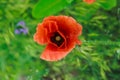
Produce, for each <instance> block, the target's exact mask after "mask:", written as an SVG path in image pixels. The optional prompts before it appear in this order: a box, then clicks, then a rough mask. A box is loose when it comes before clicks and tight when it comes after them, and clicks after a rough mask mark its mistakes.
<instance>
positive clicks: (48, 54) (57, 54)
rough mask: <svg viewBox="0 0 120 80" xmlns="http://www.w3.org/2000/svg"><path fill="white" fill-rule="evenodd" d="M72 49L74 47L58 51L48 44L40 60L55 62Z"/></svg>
mask: <svg viewBox="0 0 120 80" xmlns="http://www.w3.org/2000/svg"><path fill="white" fill-rule="evenodd" d="M74 47H75V45H71V46H70V47H69V48H67V49H64V50H60V49H58V48H57V47H55V46H53V45H51V44H49V45H48V46H47V47H46V49H45V50H44V52H43V53H42V54H41V56H40V58H41V59H44V60H47V61H57V60H60V59H62V58H64V57H65V56H66V55H67V54H68V53H69V52H70V51H71V50H72V49H73V48H74Z"/></svg>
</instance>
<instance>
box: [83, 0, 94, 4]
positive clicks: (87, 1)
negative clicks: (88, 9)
mask: <svg viewBox="0 0 120 80" xmlns="http://www.w3.org/2000/svg"><path fill="white" fill-rule="evenodd" d="M83 1H84V2H86V3H88V4H92V3H94V2H95V1H96V0H83Z"/></svg>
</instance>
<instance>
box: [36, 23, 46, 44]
mask: <svg viewBox="0 0 120 80" xmlns="http://www.w3.org/2000/svg"><path fill="white" fill-rule="evenodd" d="M46 36H47V30H46V29H45V28H44V27H43V25H42V24H38V27H37V32H36V33H35V35H34V40H35V41H36V42H37V43H39V44H46V43H47V39H46Z"/></svg>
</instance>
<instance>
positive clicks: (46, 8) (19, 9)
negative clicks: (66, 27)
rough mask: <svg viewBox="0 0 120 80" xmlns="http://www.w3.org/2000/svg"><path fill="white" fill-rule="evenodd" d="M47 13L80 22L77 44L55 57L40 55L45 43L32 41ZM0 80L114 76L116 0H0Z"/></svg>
mask: <svg viewBox="0 0 120 80" xmlns="http://www.w3.org/2000/svg"><path fill="white" fill-rule="evenodd" d="M49 15H67V16H72V17H73V18H75V19H76V20H77V22H79V23H80V24H81V25H82V26H83V33H82V35H81V36H80V40H81V41H82V45H81V46H76V48H75V49H74V50H72V52H70V54H69V55H67V56H66V57H65V58H64V59H62V60H60V61H57V62H47V61H44V60H41V59H40V58H39V56H40V54H41V52H42V51H43V50H44V48H45V46H41V45H38V44H37V43H36V42H34V41H33V35H34V33H35V31H36V27H37V24H38V23H40V22H41V21H42V20H43V18H44V17H47V16H49ZM21 22H22V23H21ZM26 28H27V32H26V33H24V30H25V29H26ZM16 30H21V32H20V31H18V32H20V33H17V32H16ZM0 80H120V0H96V2H95V3H93V4H87V3H85V2H83V0H0Z"/></svg>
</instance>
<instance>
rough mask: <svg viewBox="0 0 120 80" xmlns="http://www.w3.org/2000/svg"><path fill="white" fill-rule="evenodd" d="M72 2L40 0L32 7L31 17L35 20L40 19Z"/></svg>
mask: <svg viewBox="0 0 120 80" xmlns="http://www.w3.org/2000/svg"><path fill="white" fill-rule="evenodd" d="M71 2H72V0H40V1H39V2H38V3H37V4H36V5H35V7H34V9H33V11H32V15H33V16H34V17H35V18H42V17H45V16H49V15H51V14H55V13H57V12H59V11H61V10H62V9H63V8H65V7H66V6H68V4H70V3H71Z"/></svg>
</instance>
